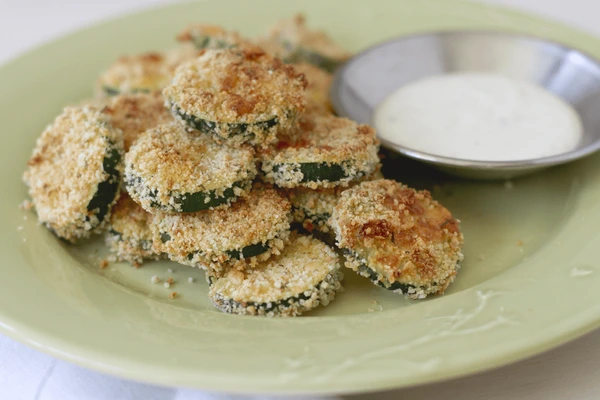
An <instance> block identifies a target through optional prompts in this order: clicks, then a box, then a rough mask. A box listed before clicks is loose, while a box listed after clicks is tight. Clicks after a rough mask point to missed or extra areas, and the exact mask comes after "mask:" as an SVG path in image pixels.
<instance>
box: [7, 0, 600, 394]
mask: <svg viewBox="0 0 600 400" xmlns="http://www.w3.org/2000/svg"><path fill="white" fill-rule="evenodd" d="M233 9H235V12H232V10H233ZM298 10H303V11H305V12H306V13H307V15H308V17H309V23H310V24H311V25H313V26H316V27H322V28H326V29H327V30H328V31H329V32H331V34H332V35H333V36H334V37H335V39H337V40H339V41H340V42H341V43H343V44H344V45H345V46H346V47H348V48H349V49H351V50H360V49H362V48H364V47H365V46H368V45H370V44H373V43H375V42H378V41H381V40H383V39H387V38H390V37H393V36H396V35H399V34H404V33H413V32H422V31H427V30H432V29H437V30H439V29H459V28H460V29H482V28H485V29H501V30H505V31H512V32H525V33H528V34H533V35H538V36H543V37H545V38H549V39H553V40H556V41H559V42H563V43H566V44H569V45H572V46H574V47H577V48H579V49H581V50H583V51H586V52H587V53H589V54H591V55H594V56H600V41H599V40H597V39H594V38H591V37H589V36H587V35H585V34H582V33H579V32H576V31H573V30H571V29H567V28H565V27H563V26H560V25H557V24H554V23H550V22H546V21H543V20H541V19H538V18H533V17H529V16H524V15H522V14H517V13H514V12H511V11H506V10H498V9H495V8H488V7H485V6H481V5H474V4H470V3H463V2H458V1H450V0H439V1H431V0H413V1H395V0H370V1H363V0H351V1H341V0H340V1H323V0H310V1H302V2H288V1H285V2H284V1H276V0H253V1H206V2H200V3H188V4H181V5H176V6H173V7H169V8H165V9H157V10H152V11H149V12H144V13H141V14H137V15H133V16H128V17H125V18H121V19H118V20H115V21H112V22H108V23H105V24H102V25H100V26H97V27H94V28H91V29H88V30H85V31H82V32H78V33H77V34H74V35H71V36H69V37H67V38H64V39H61V40H59V41H57V42H54V43H51V44H48V45H45V46H43V47H41V48H38V49H37V50H35V51H33V52H31V53H29V54H26V55H24V56H23V57H20V58H19V59H17V60H14V61H13V62H11V63H9V64H8V65H5V66H3V67H2V68H0V88H2V90H1V94H0V128H1V129H0V131H1V132H2V135H3V137H4V140H3V145H2V146H1V147H0V163H1V165H2V168H0V179H1V182H2V189H3V190H2V197H1V198H2V200H1V201H2V206H1V207H0V218H1V220H2V222H3V229H2V230H1V231H0V243H1V245H0V246H1V249H2V254H3V262H2V264H1V265H0V272H1V275H0V276H2V279H1V280H0V332H2V333H4V334H7V335H9V336H11V337H13V338H15V339H17V340H20V341H22V342H24V343H26V344H28V345H30V346H32V347H34V348H36V349H39V350H42V351H45V352H47V353H50V354H52V355H54V356H57V357H60V358H64V359H66V360H70V361H72V362H75V363H77V364H80V365H83V366H85V367H89V368H93V369H96V370H100V371H104V372H107V373H111V374H115V375H120V376H123V377H127V378H132V379H140V380H144V381H148V382H152V383H162V384H169V385H181V386H190V387H198V388H204V389H212V390H227V391H236V392H253V391H260V392H314V393H316V392H333V391H338V392H340V391H341V392H353V391H364V390H375V389H384V388H393V387H400V386H406V385H412V384H417V383H423V382H429V381H433V380H439V379H443V378H449V377H454V376H459V375H463V374H466V373H471V372H475V371H480V370H482V369H486V368H491V367H494V366H499V365H502V364H505V363H508V362H511V361H514V360H517V359H520V358H523V357H526V356H529V355H532V354H535V353H537V352H540V351H543V350H545V349H548V348H550V347H552V346H556V345H558V344H560V343H563V342H565V341H566V340H569V339H572V338H574V337H576V336H578V335H581V334H583V333H584V332H587V331H589V330H591V329H593V328H595V327H598V326H599V325H600V291H599V290H598V287H600V266H599V263H598V256H597V251H598V249H599V248H600V231H599V230H598V226H600V172H598V171H600V157H598V156H594V157H591V158H588V159H585V160H583V161H581V162H578V163H576V164H573V165H569V166H566V167H562V168H558V169H551V170H548V171H547V172H544V173H542V174H538V175H534V176H531V177H529V178H524V179H520V180H516V181H514V183H513V187H512V188H510V186H505V185H504V184H503V183H480V182H467V181H456V180H449V181H443V179H442V178H441V177H440V176H439V175H436V174H435V173H430V171H429V170H427V169H422V168H418V167H415V166H414V164H412V163H407V164H405V162H400V163H398V161H394V160H389V162H388V164H387V167H389V168H390V169H391V170H392V171H394V174H393V175H394V177H396V178H397V179H400V180H403V181H406V182H407V183H409V184H413V185H416V186H418V187H427V188H430V189H432V191H433V194H434V197H435V198H437V199H439V200H440V201H442V202H443V203H444V204H445V205H446V206H447V207H448V208H450V210H452V211H453V212H454V214H455V215H456V216H457V217H458V218H460V219H461V220H462V221H463V224H462V227H463V230H464V233H465V240H466V245H465V256H466V260H465V262H464V264H463V267H462V270H461V272H460V273H459V276H458V278H457V281H456V282H455V283H454V284H453V285H452V286H451V287H450V289H449V291H448V294H446V295H444V296H442V297H434V298H431V299H430V300H427V301H421V302H414V301H408V300H406V299H404V298H402V297H400V296H397V295H394V294H392V293H389V292H386V291H385V290H383V289H379V288H377V287H375V286H373V285H371V284H370V283H368V282H367V281H366V280H363V279H361V278H359V277H358V276H356V275H355V274H354V273H353V272H351V271H347V272H346V277H347V279H346V281H345V282H346V283H345V286H346V292H345V293H342V294H341V295H340V296H339V298H338V299H337V300H335V302H334V303H332V304H331V305H330V306H329V307H327V308H324V309H319V310H317V311H315V312H313V313H309V314H307V316H306V317H303V318H296V319H264V318H253V317H239V316H231V315H225V314H221V313H219V312H218V311H216V310H214V309H213V308H212V306H211V305H210V303H209V301H208V299H207V297H206V295H205V293H206V284H205V283H204V277H203V274H202V272H200V271H197V270H192V269H190V268H188V267H185V266H179V265H175V264H171V263H167V262H155V263H152V264H149V265H147V266H143V267H142V268H140V269H139V270H136V269H134V268H132V267H130V266H128V265H125V264H114V265H110V266H109V267H108V268H107V269H105V270H100V269H99V267H98V264H99V261H98V260H99V255H98V254H94V252H93V249H95V248H99V247H101V243H100V242H99V241H96V242H92V243H89V244H87V245H86V246H83V247H74V246H70V245H66V244H63V243H61V242H60V241H58V240H57V239H56V238H55V237H54V236H53V235H52V234H50V233H49V232H48V231H46V229H44V228H42V227H40V226H38V225H37V222H36V218H35V215H34V213H33V212H31V211H30V212H24V211H19V210H18V209H17V206H18V204H19V203H20V202H21V201H22V200H23V199H24V198H25V194H26V191H25V188H24V185H23V184H22V183H21V180H20V175H21V171H22V170H23V169H24V168H25V163H26V161H27V158H28V156H29V154H30V152H31V150H32V148H33V145H34V142H35V139H36V137H37V136H38V135H39V133H40V132H41V131H42V129H43V128H44V127H45V125H46V124H48V123H49V122H51V120H52V119H53V118H54V116H55V115H56V114H58V113H59V112H60V110H61V107H62V106H63V105H65V104H68V103H74V102H77V101H79V100H81V99H83V98H85V97H89V96H91V89H92V86H93V82H94V80H95V77H96V76H97V75H98V73H99V72H100V71H101V70H102V69H103V68H104V67H105V66H107V65H108V64H109V63H110V62H111V61H112V60H114V59H115V58H116V57H117V56H119V55H122V54H125V53H132V52H139V51H142V50H150V49H156V48H166V47H168V46H169V45H171V44H172V41H171V38H172V37H173V36H174V34H175V33H176V32H177V31H178V29H179V28H181V27H182V26H184V25H185V24H186V23H189V22H192V21H204V22H212V23H216V24H222V25H224V26H227V27H231V28H237V29H239V30H240V31H241V32H242V33H244V34H249V35H254V34H257V33H259V32H261V31H262V30H263V29H264V28H265V26H268V25H269V24H270V23H271V22H273V21H274V20H275V19H277V18H279V17H284V16H289V15H291V14H292V13H294V12H295V11H298ZM403 171H404V172H403ZM435 185H437V186H435ZM167 268H173V269H174V272H173V273H172V274H169V273H168V272H167ZM155 274H156V275H159V276H160V277H161V278H167V277H168V276H172V277H173V278H174V279H175V280H176V282H177V283H176V285H175V286H174V287H173V288H172V289H171V290H175V291H177V292H179V293H180V294H181V296H180V298H178V299H176V300H168V299H167V296H168V294H169V293H170V291H171V290H167V289H165V288H164V287H163V286H162V285H153V284H151V283H150V277H151V276H152V275H155ZM189 276H192V277H195V279H196V282H195V283H192V284H190V283H188V282H187V279H188V277H189Z"/></svg>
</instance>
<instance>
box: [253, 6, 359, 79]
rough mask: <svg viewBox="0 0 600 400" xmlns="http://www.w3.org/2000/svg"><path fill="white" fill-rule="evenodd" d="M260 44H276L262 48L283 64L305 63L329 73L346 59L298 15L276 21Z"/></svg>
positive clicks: (320, 33) (322, 33) (347, 54)
mask: <svg viewBox="0 0 600 400" xmlns="http://www.w3.org/2000/svg"><path fill="white" fill-rule="evenodd" d="M262 42H263V43H264V42H267V43H268V42H271V43H277V44H278V45H279V46H278V47H279V48H277V47H276V46H274V45H270V46H266V47H267V48H268V49H271V51H274V52H275V54H276V56H277V57H280V58H282V59H283V60H284V61H285V62H288V63H299V62H306V63H310V64H312V65H315V66H316V67H319V68H321V69H323V70H324V71H327V72H330V73H331V72H333V71H334V70H335V69H337V67H339V66H340V65H341V64H342V63H344V62H345V61H346V60H347V59H348V58H350V54H349V53H348V52H347V51H346V50H344V49H343V48H341V47H340V46H339V45H337V44H336V43H335V42H334V41H333V40H332V39H331V38H330V37H329V36H328V35H327V34H326V33H325V32H323V31H315V30H311V29H308V28H307V26H306V19H305V18H304V16H303V15H301V14H297V15H295V16H294V17H293V18H290V19H283V20H281V21H278V22H277V23H276V24H275V25H274V26H273V27H272V28H271V30H270V32H269V34H268V36H267V38H266V39H263V41H262Z"/></svg>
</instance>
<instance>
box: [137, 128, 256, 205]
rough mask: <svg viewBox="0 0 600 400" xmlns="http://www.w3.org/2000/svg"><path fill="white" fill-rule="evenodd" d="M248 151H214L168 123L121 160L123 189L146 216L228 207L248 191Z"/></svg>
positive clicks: (251, 165) (251, 163)
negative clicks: (123, 160) (123, 178)
mask: <svg viewBox="0 0 600 400" xmlns="http://www.w3.org/2000/svg"><path fill="white" fill-rule="evenodd" d="M255 175H256V164H255V160H254V149H253V148H252V147H250V146H248V145H244V146H240V147H229V146H225V145H218V144H217V143H215V142H214V141H213V140H211V138H210V137H207V136H205V135H190V134H189V133H188V132H187V131H186V130H185V128H184V127H183V126H182V125H181V124H179V123H178V122H176V121H174V122H171V123H168V124H164V125H160V126H158V127H156V128H153V129H150V130H148V131H146V132H144V133H143V134H142V135H141V136H140V137H139V138H138V140H137V141H136V142H135V143H134V144H133V146H131V148H130V150H129V152H128V153H127V155H126V156H125V184H126V188H127V191H128V192H129V194H130V196H131V198H133V199H134V200H135V201H136V202H137V203H138V204H140V205H141V206H142V208H144V210H146V211H148V212H156V211H158V210H161V211H166V212H195V211H200V210H206V209H210V208H214V207H217V206H220V205H222V204H229V203H231V202H232V201H234V200H236V199H237V198H238V197H240V196H244V195H245V194H246V192H247V190H249V189H250V185H251V183H252V180H253V179H254V177H255Z"/></svg>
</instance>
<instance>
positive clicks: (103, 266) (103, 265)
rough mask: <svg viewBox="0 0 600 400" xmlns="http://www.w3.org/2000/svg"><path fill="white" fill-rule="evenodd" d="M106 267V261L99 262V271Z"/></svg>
mask: <svg viewBox="0 0 600 400" xmlns="http://www.w3.org/2000/svg"><path fill="white" fill-rule="evenodd" d="M106 267H108V260H100V269H104V268H106Z"/></svg>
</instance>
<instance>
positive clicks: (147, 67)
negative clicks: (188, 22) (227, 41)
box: [96, 44, 197, 96]
mask: <svg viewBox="0 0 600 400" xmlns="http://www.w3.org/2000/svg"><path fill="white" fill-rule="evenodd" d="M196 53H197V51H196V49H195V48H194V46H192V45H191V44H190V45H187V46H180V47H177V48H174V49H171V50H169V51H166V52H164V53H159V52H148V53H143V54H136V55H128V56H123V57H121V58H119V59H118V60H117V61H115V62H114V63H113V64H112V65H110V66H109V67H108V68H107V69H106V71H104V72H103V73H102V74H101V75H100V78H99V79H98V82H97V84H96V92H97V94H98V95H100V96H114V95H117V94H120V93H139V92H143V93H148V92H152V91H160V90H162V89H163V88H164V87H165V86H167V84H168V83H169V82H170V81H171V78H172V77H173V73H174V71H175V68H176V67H177V66H178V65H179V64H181V63H182V62H184V61H188V60H191V59H193V58H194V57H195V56H196Z"/></svg>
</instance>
